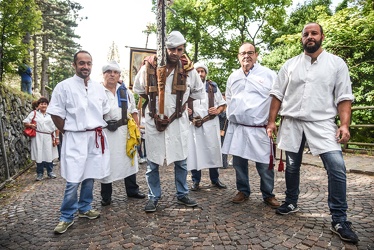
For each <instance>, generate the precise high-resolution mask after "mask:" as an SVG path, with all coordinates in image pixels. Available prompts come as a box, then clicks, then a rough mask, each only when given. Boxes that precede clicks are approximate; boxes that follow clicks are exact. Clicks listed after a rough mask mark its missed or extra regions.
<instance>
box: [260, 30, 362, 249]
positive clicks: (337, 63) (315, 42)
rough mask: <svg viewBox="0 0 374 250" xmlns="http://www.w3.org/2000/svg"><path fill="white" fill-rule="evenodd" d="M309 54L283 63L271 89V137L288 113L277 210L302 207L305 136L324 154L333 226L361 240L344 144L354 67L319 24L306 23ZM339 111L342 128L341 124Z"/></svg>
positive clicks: (282, 134) (351, 239) (291, 210)
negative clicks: (332, 47) (331, 47)
mask: <svg viewBox="0 0 374 250" xmlns="http://www.w3.org/2000/svg"><path fill="white" fill-rule="evenodd" d="M301 35H302V36H301V42H302V44H303V48H304V53H302V54H300V55H298V56H296V57H293V58H291V59H290V60H288V61H287V62H286V63H285V64H284V65H283V66H282V68H281V70H280V71H279V74H278V78H277V80H276V82H275V84H274V86H273V89H272V90H271V92H270V94H271V95H272V102H271V109H270V116H269V123H268V127H267V132H268V135H269V136H272V134H273V133H276V125H275V119H276V117H277V114H278V111H279V114H280V115H281V116H283V120H282V124H281V127H280V129H279V133H278V137H277V139H278V146H279V148H280V149H283V150H285V151H286V158H287V162H286V188H287V190H286V201H285V203H283V205H282V206H281V207H279V208H278V209H277V210H276V213H277V214H281V215H284V214H289V213H295V212H297V211H298V210H299V207H298V205H297V202H298V198H299V192H300V190H299V185H300V167H301V160H302V157H303V149H304V144H305V141H306V140H307V141H308V146H309V148H310V151H311V152H312V154H313V155H319V156H320V157H321V159H322V161H323V165H324V166H325V169H326V170H327V175H328V205H329V208H330V212H331V216H332V222H331V225H332V227H331V230H332V231H333V232H334V233H336V234H337V235H339V237H340V238H341V239H342V240H345V241H349V242H353V243H357V242H358V237H357V235H356V234H355V233H354V232H353V230H352V228H351V222H349V221H347V209H348V205H347V195H346V192H347V190H346V189H347V183H346V182H347V178H346V173H345V163H344V160H343V155H342V152H341V150H342V149H341V145H340V143H346V142H347V141H348V140H349V138H350V134H349V123H350V118H351V103H352V101H353V99H354V97H353V95H352V87H351V80H350V77H349V72H348V67H347V65H346V64H345V62H344V61H343V60H342V59H341V58H340V57H338V56H335V55H333V54H330V53H328V52H326V51H325V50H323V49H322V47H321V45H322V41H323V40H324V38H325V35H324V34H323V30H322V27H321V26H320V25H319V24H317V23H309V24H307V25H305V26H304V29H303V31H302V34H301ZM337 114H339V118H340V127H339V128H338V127H337V126H336V124H335V117H336V115H337Z"/></svg>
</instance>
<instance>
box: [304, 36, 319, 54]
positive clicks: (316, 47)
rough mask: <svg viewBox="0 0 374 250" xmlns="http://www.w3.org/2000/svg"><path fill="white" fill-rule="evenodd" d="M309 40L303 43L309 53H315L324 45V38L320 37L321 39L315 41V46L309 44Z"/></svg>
mask: <svg viewBox="0 0 374 250" xmlns="http://www.w3.org/2000/svg"><path fill="white" fill-rule="evenodd" d="M308 42H309V41H307V42H306V43H304V44H303V49H304V50H305V51H306V52H307V53H311V54H312V53H314V52H316V51H317V50H318V49H319V48H320V47H321V45H322V39H320V40H319V41H315V42H314V45H313V46H308V45H307V44H308Z"/></svg>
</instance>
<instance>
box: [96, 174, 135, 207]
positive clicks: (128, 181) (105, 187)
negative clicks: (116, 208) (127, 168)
mask: <svg viewBox="0 0 374 250" xmlns="http://www.w3.org/2000/svg"><path fill="white" fill-rule="evenodd" d="M124 182H125V188H126V194H127V196H133V195H135V194H137V193H139V185H138V184H137V183H136V174H133V175H130V176H128V177H126V178H125V179H124ZM112 191H113V188H112V183H101V198H102V200H103V201H109V200H111V199H112Z"/></svg>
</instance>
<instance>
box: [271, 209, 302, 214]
mask: <svg viewBox="0 0 374 250" xmlns="http://www.w3.org/2000/svg"><path fill="white" fill-rule="evenodd" d="M297 211H299V208H298V207H297V208H295V209H294V210H291V211H289V212H287V213H282V212H280V211H278V209H277V210H276V211H275V213H276V214H282V215H285V214H291V213H296V212H297Z"/></svg>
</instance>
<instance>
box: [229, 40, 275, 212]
mask: <svg viewBox="0 0 374 250" xmlns="http://www.w3.org/2000/svg"><path fill="white" fill-rule="evenodd" d="M257 56H258V53H257V52H256V48H255V46H254V45H253V44H251V43H243V44H242V45H241V46H240V48H239V53H238V59H239V62H240V65H241V68H239V69H238V70H236V71H234V72H233V73H232V74H231V75H230V76H229V79H228V80H227V84H226V101H227V111H226V113H227V119H228V120H229V126H228V129H227V132H226V137H225V141H224V143H223V147H222V152H223V153H224V154H231V155H233V166H234V168H235V172H236V188H237V190H238V191H239V192H238V193H237V194H236V196H235V197H234V198H233V200H232V202H234V203H241V202H244V201H246V200H248V197H249V195H250V194H251V189H250V185H249V176H248V160H251V161H254V162H255V163H256V169H257V172H258V174H259V175H260V178H261V182H260V190H261V193H262V199H263V200H264V202H265V204H267V205H268V206H270V207H271V208H277V207H279V205H280V204H279V202H278V201H277V199H276V198H275V195H274V194H273V189H274V168H273V163H272V161H273V160H274V157H273V145H272V142H271V141H270V138H269V137H268V136H267V133H266V125H267V119H268V115H269V107H270V102H271V97H270V95H269V92H270V90H271V87H272V84H273V82H274V81H275V79H276V74H275V72H273V71H272V70H270V69H268V68H266V67H263V66H261V65H260V64H259V63H256V61H257Z"/></svg>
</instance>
